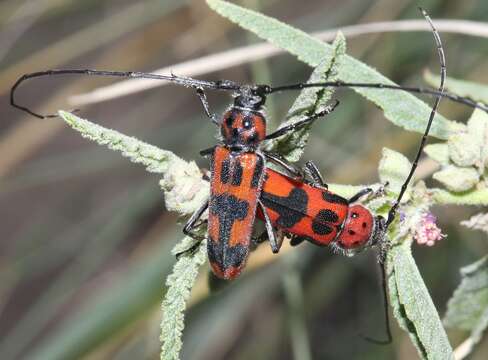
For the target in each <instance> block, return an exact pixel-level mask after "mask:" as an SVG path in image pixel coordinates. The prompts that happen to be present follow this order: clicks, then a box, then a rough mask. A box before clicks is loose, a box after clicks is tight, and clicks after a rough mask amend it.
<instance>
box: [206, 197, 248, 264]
mask: <svg viewBox="0 0 488 360" xmlns="http://www.w3.org/2000/svg"><path fill="white" fill-rule="evenodd" d="M248 211H249V203H248V202H247V201H245V200H239V199H238V198H236V197H235V196H234V195H229V194H221V195H216V196H213V197H212V198H211V201H210V213H211V214H212V215H215V216H217V217H218V223H219V239H218V241H215V240H214V239H212V238H209V241H208V243H207V252H208V257H209V260H210V262H212V263H214V264H216V265H217V266H218V267H219V268H220V269H221V271H222V272H224V271H225V270H226V269H228V268H230V267H239V266H240V265H241V264H242V263H243V262H244V261H245V260H246V258H247V254H248V252H249V247H247V246H243V245H240V244H237V245H235V246H229V239H230V234H231V231H232V226H233V225H234V222H235V221H237V220H244V219H245V218H246V216H247V213H248Z"/></svg>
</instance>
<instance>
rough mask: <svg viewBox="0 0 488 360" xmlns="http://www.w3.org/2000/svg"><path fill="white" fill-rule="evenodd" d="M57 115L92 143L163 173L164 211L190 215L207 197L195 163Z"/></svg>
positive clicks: (150, 170) (140, 142)
mask: <svg viewBox="0 0 488 360" xmlns="http://www.w3.org/2000/svg"><path fill="white" fill-rule="evenodd" d="M59 116H60V117H61V118H62V119H63V120H64V121H66V123H68V125H70V126H71V127H72V128H73V129H75V130H76V131H78V132H80V134H81V135H82V136H83V137H85V138H87V139H90V140H92V141H95V142H97V143H99V144H101V145H105V146H107V147H108V148H109V149H111V150H116V151H120V152H121V153H122V155H123V156H125V157H128V158H129V159H130V160H131V161H132V162H135V163H138V164H142V165H144V166H146V169H147V171H149V172H154V173H160V174H163V179H162V180H161V181H160V185H161V187H162V189H163V190H164V192H165V202H166V208H167V209H168V210H170V211H176V212H179V213H180V214H183V215H188V214H191V213H193V212H194V211H195V210H196V209H197V208H198V207H199V206H200V205H201V204H202V203H203V201H204V200H205V199H206V198H207V197H208V193H209V190H208V182H207V181H204V180H203V179H202V175H201V173H200V170H199V168H198V167H197V166H196V164H195V163H194V162H186V161H185V160H183V159H181V158H179V157H178V156H176V155H175V154H173V153H172V152H171V151H166V150H161V149H159V148H158V147H156V146H153V145H150V144H147V143H145V142H143V141H140V140H138V139H136V138H134V137H130V136H127V135H124V134H121V133H119V132H117V131H115V130H111V129H107V128H104V127H102V126H100V125H97V124H94V123H92V122H90V121H88V120H85V119H81V118H79V117H77V116H76V115H73V114H71V113H69V112H66V111H60V112H59Z"/></svg>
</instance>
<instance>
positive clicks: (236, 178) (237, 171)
mask: <svg viewBox="0 0 488 360" xmlns="http://www.w3.org/2000/svg"><path fill="white" fill-rule="evenodd" d="M243 171H244V170H243V169H242V165H241V163H240V162H239V161H238V162H236V164H235V166H234V174H232V185H234V186H239V185H241V183H242V172H243Z"/></svg>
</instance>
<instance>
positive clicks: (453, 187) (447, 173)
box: [432, 165, 480, 192]
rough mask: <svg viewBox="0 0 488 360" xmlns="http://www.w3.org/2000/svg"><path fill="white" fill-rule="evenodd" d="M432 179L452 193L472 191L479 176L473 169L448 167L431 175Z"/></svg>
mask: <svg viewBox="0 0 488 360" xmlns="http://www.w3.org/2000/svg"><path fill="white" fill-rule="evenodd" d="M432 178H434V179H435V180H437V181H439V182H441V183H442V184H443V185H444V186H445V187H446V188H447V189H449V190H450V191H453V192H463V191H468V190H470V189H472V188H473V187H474V186H475V185H476V184H477V183H478V182H479V180H480V174H479V173H478V171H476V169H475V168H471V167H469V168H463V167H457V166H454V165H448V166H446V167H445V168H443V169H442V170H440V171H437V172H436V173H434V175H432Z"/></svg>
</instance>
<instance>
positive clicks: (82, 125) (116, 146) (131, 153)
mask: <svg viewBox="0 0 488 360" xmlns="http://www.w3.org/2000/svg"><path fill="white" fill-rule="evenodd" d="M59 116H60V117H61V118H62V119H63V120H64V121H66V123H67V124H68V125H69V126H71V127H72V128H73V129H75V130H76V131H78V132H80V134H81V136H83V137H85V138H87V139H90V140H92V141H96V142H97V143H99V144H100V145H105V146H107V147H108V148H109V149H111V150H116V151H120V152H121V153H122V155H123V156H125V157H128V158H129V159H130V160H131V161H132V162H135V163H138V164H142V165H144V166H146V169H147V171H149V172H153V173H164V172H166V171H167V170H168V167H170V166H172V165H173V164H174V163H175V162H184V160H182V159H180V158H179V157H177V156H176V155H175V154H173V153H172V152H171V151H165V150H161V149H159V148H157V147H156V146H153V145H149V144H146V143H144V142H142V141H140V140H138V139H136V138H134V137H130V136H126V135H123V134H121V133H119V132H117V131H115V130H111V129H107V128H104V127H102V126H100V125H97V124H94V123H92V122H90V121H88V120H85V119H81V118H79V117H78V116H76V115H73V114H71V113H69V112H66V111H59Z"/></svg>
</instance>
